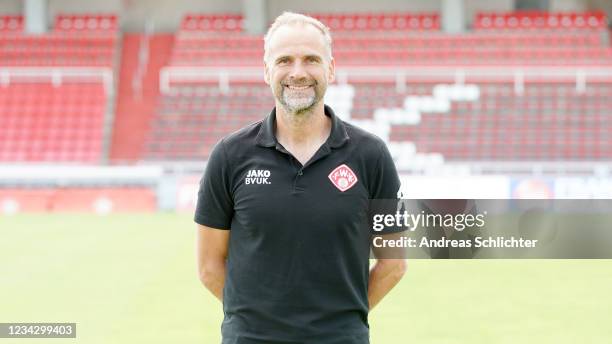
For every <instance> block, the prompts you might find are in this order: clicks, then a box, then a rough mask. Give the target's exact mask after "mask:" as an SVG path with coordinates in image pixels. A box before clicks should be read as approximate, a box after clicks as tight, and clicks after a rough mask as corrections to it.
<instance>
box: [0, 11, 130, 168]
mask: <svg viewBox="0 0 612 344" xmlns="http://www.w3.org/2000/svg"><path fill="white" fill-rule="evenodd" d="M0 22H1V23H4V24H3V25H0V28H4V29H0V65H1V66H2V71H1V74H2V85H1V86H0V122H1V123H2V124H1V126H2V128H3V130H2V133H1V134H0V135H2V138H1V139H0V161H16V162H18V161H27V162H33V161H72V162H84V163H99V162H101V161H102V160H103V158H104V151H103V139H104V138H103V131H104V124H105V117H106V116H105V115H106V114H107V111H108V109H109V106H108V105H109V102H110V101H111V99H110V98H109V94H110V88H111V87H112V85H110V81H109V80H106V81H105V80H104V78H105V77H106V76H109V78H110V79H112V71H113V69H114V65H115V59H116V51H117V41H118V36H119V35H118V27H117V17H116V16H115V15H59V16H58V17H57V19H56V21H55V24H54V26H53V29H52V30H51V31H50V32H49V33H47V34H42V35H29V34H26V33H24V32H23V18H22V17H6V16H5V17H2V18H0ZM43 67H53V69H48V68H46V69H45V68H43ZM97 74H99V75H98V77H96V78H94V77H92V75H97ZM67 75H70V77H67ZM105 75H106V76H105ZM109 78H107V79H109ZM105 82H106V83H105Z"/></svg>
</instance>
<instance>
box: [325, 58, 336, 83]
mask: <svg viewBox="0 0 612 344" xmlns="http://www.w3.org/2000/svg"><path fill="white" fill-rule="evenodd" d="M328 68H329V69H328V77H327V83H329V84H331V83H332V82H334V81H335V80H336V60H334V58H333V57H332V58H331V60H330V61H329V67H328Z"/></svg>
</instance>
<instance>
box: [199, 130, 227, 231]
mask: <svg viewBox="0 0 612 344" xmlns="http://www.w3.org/2000/svg"><path fill="white" fill-rule="evenodd" d="M233 215H234V202H233V198H232V193H231V181H230V171H229V161H228V160H227V154H226V152H225V147H224V143H223V140H221V141H219V143H217V144H216V145H215V147H214V148H213V150H212V152H211V154H210V157H209V159H208V164H207V165H206V171H205V172H204V175H203V177H202V179H201V181H200V189H199V191H198V202H197V205H196V211H195V216H194V221H195V222H196V223H198V224H200V225H203V226H207V227H212V228H216V229H227V230H229V229H230V225H231V223H232V217H233Z"/></svg>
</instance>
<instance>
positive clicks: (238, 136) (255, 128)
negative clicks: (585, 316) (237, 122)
mask: <svg viewBox="0 0 612 344" xmlns="http://www.w3.org/2000/svg"><path fill="white" fill-rule="evenodd" d="M262 123H263V119H262V120H259V121H257V122H255V123H251V124H249V125H247V126H246V127H242V128H240V129H238V130H236V131H234V132H232V133H230V134H228V135H226V136H224V137H223V138H222V139H221V142H222V143H223V146H224V148H225V149H226V150H228V151H231V150H236V149H239V150H243V149H244V148H245V147H249V146H254V145H255V144H256V143H257V136H258V134H259V131H260V129H261V126H262Z"/></svg>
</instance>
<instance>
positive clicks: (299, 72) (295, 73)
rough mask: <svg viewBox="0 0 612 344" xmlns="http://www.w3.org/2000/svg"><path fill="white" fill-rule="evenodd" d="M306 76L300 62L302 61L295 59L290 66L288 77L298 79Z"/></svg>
mask: <svg viewBox="0 0 612 344" xmlns="http://www.w3.org/2000/svg"><path fill="white" fill-rule="evenodd" d="M306 76H307V73H306V68H305V66H304V64H303V63H302V61H300V60H296V61H295V63H294V64H293V67H292V68H291V71H290V73H289V77H291V78H292V79H297V80H300V79H304V78H306Z"/></svg>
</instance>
